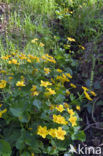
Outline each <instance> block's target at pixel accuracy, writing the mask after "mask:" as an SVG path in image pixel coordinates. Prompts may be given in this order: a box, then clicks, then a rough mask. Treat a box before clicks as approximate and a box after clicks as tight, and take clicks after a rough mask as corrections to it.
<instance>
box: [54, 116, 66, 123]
mask: <svg viewBox="0 0 103 156" xmlns="http://www.w3.org/2000/svg"><path fill="white" fill-rule="evenodd" d="M53 122H55V123H58V124H62V125H67V124H68V122H67V121H66V120H65V118H64V117H63V116H61V115H55V114H53Z"/></svg>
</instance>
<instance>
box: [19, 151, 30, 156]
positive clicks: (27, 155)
mask: <svg viewBox="0 0 103 156" xmlns="http://www.w3.org/2000/svg"><path fill="white" fill-rule="evenodd" d="M21 156H30V153H29V152H23V153H22V154H21Z"/></svg>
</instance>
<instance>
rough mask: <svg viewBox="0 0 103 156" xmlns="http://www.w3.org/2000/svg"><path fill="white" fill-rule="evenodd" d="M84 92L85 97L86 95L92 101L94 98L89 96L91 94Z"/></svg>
mask: <svg viewBox="0 0 103 156" xmlns="http://www.w3.org/2000/svg"><path fill="white" fill-rule="evenodd" d="M84 94H85V97H86V98H87V99H88V100H90V101H92V100H93V99H92V98H91V97H90V96H89V94H88V93H87V92H86V91H84Z"/></svg>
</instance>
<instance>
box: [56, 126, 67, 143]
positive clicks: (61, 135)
mask: <svg viewBox="0 0 103 156" xmlns="http://www.w3.org/2000/svg"><path fill="white" fill-rule="evenodd" d="M65 135H66V131H64V130H63V129H62V128H61V127H58V129H57V130H56V138H57V139H59V140H64V139H65V137H64V136H65Z"/></svg>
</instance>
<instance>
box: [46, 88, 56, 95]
mask: <svg viewBox="0 0 103 156" xmlns="http://www.w3.org/2000/svg"><path fill="white" fill-rule="evenodd" d="M47 90H48V91H49V95H54V94H56V92H55V90H53V89H51V88H47Z"/></svg>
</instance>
